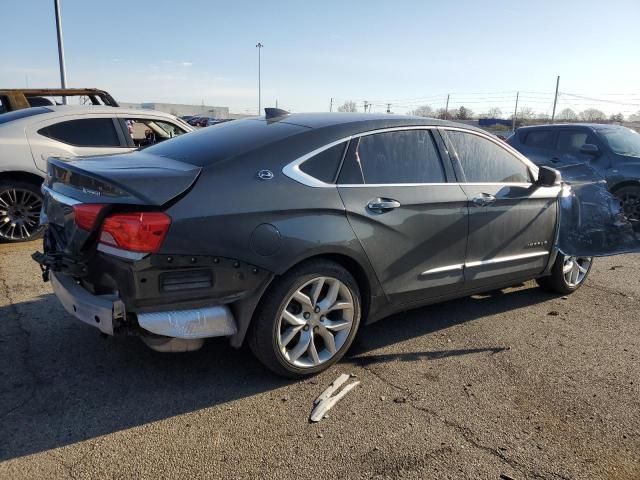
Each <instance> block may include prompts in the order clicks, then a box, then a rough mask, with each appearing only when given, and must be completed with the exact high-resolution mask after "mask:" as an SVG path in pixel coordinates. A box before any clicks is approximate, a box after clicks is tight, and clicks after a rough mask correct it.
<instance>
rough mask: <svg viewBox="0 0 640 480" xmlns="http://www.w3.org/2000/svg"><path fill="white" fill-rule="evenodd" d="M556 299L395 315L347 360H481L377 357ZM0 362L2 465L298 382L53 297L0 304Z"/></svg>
mask: <svg viewBox="0 0 640 480" xmlns="http://www.w3.org/2000/svg"><path fill="white" fill-rule="evenodd" d="M549 298H550V296H549V295H547V294H543V293H540V291H539V290H537V289H524V290H515V291H510V292H508V293H505V294H501V295H489V296H486V297H484V298H481V299H479V298H477V297H476V298H468V299H463V300H457V301H456V302H449V303H445V304H440V305H434V306H430V307H426V308H421V309H418V310H413V311H410V312H406V313H404V314H400V315H394V316H393V317H390V318H389V319H386V320H383V321H381V322H378V323H376V324H374V325H371V326H368V327H366V328H364V329H363V330H362V331H361V332H360V333H361V334H360V335H359V341H358V343H357V345H355V346H354V347H355V348H354V352H353V353H352V354H351V355H350V357H349V358H348V359H347V360H346V361H347V362H351V363H356V364H357V363H362V364H368V363H379V362H384V361H389V360H398V359H401V360H405V361H418V360H429V359H433V358H443V357H444V356H451V355H462V354H467V353H474V351H473V350H477V349H469V350H450V351H441V352H417V353H416V352H411V353H397V354H396V353H394V354H391V355H386V354H373V352H372V351H373V350H376V349H379V348H382V347H384V346H389V345H393V344H395V343H398V342H402V341H404V340H408V339H411V338H414V337H417V336H421V335H425V334H429V333H432V332H435V331H438V330H441V329H444V328H447V327H449V326H452V325H455V324H459V323H464V322H467V321H470V320H476V319H479V318H481V317H483V316H486V315H491V314H495V313H499V312H504V311H507V310H512V309H516V308H523V307H526V306H528V305H531V304H535V303H538V302H541V301H544V300H548V299H549ZM500 348H501V347H489V348H487V349H482V351H493V352H495V351H499V350H500ZM367 352H372V353H367ZM0 362H2V365H3V366H4V367H3V369H4V370H5V371H4V372H3V374H2V375H1V376H0V439H2V440H1V441H0V461H3V460H7V459H11V458H15V457H20V456H24V455H29V454H33V453H37V452H42V451H46V450H50V449H53V448H57V447H62V446H65V445H69V444H72V443H76V442H80V441H83V440H88V439H92V438H95V437H98V436H101V435H106V434H110V433H113V432H116V431H119V430H124V429H128V428H132V427H135V426H138V425H143V424H147V423H150V422H154V421H159V420H163V419H166V418H170V417H173V416H176V415H180V414H184V413H189V412H193V411H196V410H199V409H204V408H209V407H213V406H216V405H222V404H225V403H228V402H233V401H234V400H238V399H242V398H245V397H249V396H252V395H256V394H258V393H261V392H266V391H271V390H275V389H278V388H281V387H284V386H286V385H288V384H290V383H292V381H290V380H285V379H282V378H279V377H276V376H275V375H273V374H271V373H269V372H268V371H267V370H265V369H264V368H263V367H262V366H261V365H260V364H258V362H257V361H256V360H254V358H253V357H252V356H251V355H250V354H249V352H247V351H246V350H245V349H241V350H235V349H233V348H232V347H230V346H229V345H228V342H227V341H226V340H224V339H212V340H209V341H208V342H207V343H205V346H204V347H203V348H202V349H201V350H200V351H198V352H192V353H185V354H161V353H156V352H154V351H152V350H150V349H148V348H147V347H146V346H144V345H143V344H142V342H141V341H140V340H139V339H137V338H133V337H120V338H102V337H101V336H100V335H99V334H98V332H97V331H96V330H95V329H93V328H91V327H89V326H84V325H82V324H80V323H78V322H77V321H76V320H74V319H73V318H71V316H69V315H67V314H66V312H64V310H63V309H62V308H61V307H60V305H59V303H58V302H57V300H56V298H55V297H54V296H53V295H52V294H48V295H43V296H41V297H39V298H38V299H36V300H33V301H29V302H23V303H18V304H16V305H9V306H5V307H0Z"/></svg>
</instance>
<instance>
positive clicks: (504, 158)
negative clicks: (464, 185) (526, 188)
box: [446, 130, 531, 183]
mask: <svg viewBox="0 0 640 480" xmlns="http://www.w3.org/2000/svg"><path fill="white" fill-rule="evenodd" d="M446 136H447V138H448V139H449V141H450V143H451V146H452V147H453V150H454V152H455V154H456V156H457V157H458V160H460V166H461V167H462V170H463V172H464V176H465V178H466V180H467V182H469V183H528V182H530V181H531V177H530V174H529V169H528V168H527V166H526V165H525V164H524V163H523V162H522V161H520V159H518V158H517V157H516V156H515V155H513V154H512V153H511V152H509V151H507V150H506V149H504V148H503V147H501V146H499V145H498V144H496V143H494V142H492V141H491V140H489V139H487V138H484V137H481V136H480V135H474V134H472V133H466V132H459V131H455V130H447V131H446Z"/></svg>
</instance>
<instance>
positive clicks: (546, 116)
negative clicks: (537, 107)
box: [536, 113, 551, 122]
mask: <svg viewBox="0 0 640 480" xmlns="http://www.w3.org/2000/svg"><path fill="white" fill-rule="evenodd" d="M536 120H542V121H543V122H548V121H549V120H551V116H550V115H549V114H548V113H538V114H537V115H536Z"/></svg>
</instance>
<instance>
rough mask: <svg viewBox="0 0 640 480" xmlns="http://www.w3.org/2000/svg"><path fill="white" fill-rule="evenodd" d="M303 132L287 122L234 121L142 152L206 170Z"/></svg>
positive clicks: (299, 127)
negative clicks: (214, 164) (227, 159)
mask: <svg viewBox="0 0 640 480" xmlns="http://www.w3.org/2000/svg"><path fill="white" fill-rule="evenodd" d="M304 130H306V128H305V127H301V126H298V125H291V124H289V123H281V122H267V121H265V120H258V119H246V120H235V121H233V122H224V123H218V124H217V125H214V126H212V127H206V128H203V129H202V130H198V131H197V132H193V133H189V134H187V135H181V136H180V137H177V138H173V139H171V140H166V141H164V142H162V143H160V144H158V145H154V146H153V147H149V148H147V149H146V150H145V152H148V153H151V154H153V155H159V156H161V157H168V158H172V159H174V160H180V161H182V162H187V163H190V164H191V165H196V166H198V167H206V166H208V165H211V164H213V163H216V162H219V161H221V160H224V159H226V158H229V157H233V156H237V155H240V154H242V153H245V152H249V151H251V150H254V149H256V148H258V147H260V146H262V145H266V144H269V143H273V142H277V141H278V140H282V139H283V138H286V137H289V136H291V135H295V134H296V133H299V132H301V131H304Z"/></svg>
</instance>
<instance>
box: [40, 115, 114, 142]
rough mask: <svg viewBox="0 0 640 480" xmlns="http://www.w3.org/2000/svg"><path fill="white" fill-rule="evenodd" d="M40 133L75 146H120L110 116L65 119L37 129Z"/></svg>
mask: <svg viewBox="0 0 640 480" xmlns="http://www.w3.org/2000/svg"><path fill="white" fill-rule="evenodd" d="M38 133H39V134H40V135H44V136H45V137H49V138H53V139H54V140H58V141H60V142H63V143H67V144H69V145H75V146H77V147H120V146H121V145H120V140H119V138H118V133H117V132H116V128H115V125H114V123H113V120H112V119H111V118H85V119H80V120H67V121H66V122H60V123H56V124H54V125H49V126H48V127H44V128H42V129H40V130H39V131H38Z"/></svg>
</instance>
